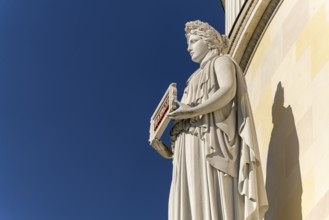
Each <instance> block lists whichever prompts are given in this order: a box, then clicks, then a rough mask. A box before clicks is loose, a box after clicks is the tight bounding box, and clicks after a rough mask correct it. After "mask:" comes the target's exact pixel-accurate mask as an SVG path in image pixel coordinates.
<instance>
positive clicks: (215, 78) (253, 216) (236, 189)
mask: <svg viewBox="0 0 329 220" xmlns="http://www.w3.org/2000/svg"><path fill="white" fill-rule="evenodd" d="M185 31H186V38H187V43H188V52H189V53H190V55H191V57H192V60H193V61H194V62H197V63H200V68H199V69H197V70H196V71H195V72H194V73H193V74H192V75H191V76H190V78H189V79H188V80H187V86H186V88H185V90H184V94H183V97H182V100H181V102H178V101H177V103H178V104H179V106H180V107H179V108H178V109H177V110H175V111H173V112H171V113H169V117H170V118H172V119H174V120H175V123H174V126H173V128H172V130H171V140H172V148H173V175H172V184H171V189H170V198H169V220H261V219H263V217H264V214H265V212H266V210H267V197H266V192H265V187H264V181H263V174H262V170H261V165H260V156H259V151H258V145H257V139H256V133H255V128H254V123H253V118H252V113H251V109H250V104H249V98H248V94H247V89H246V84H245V80H244V77H243V74H242V71H241V69H240V68H239V66H238V65H237V64H236V63H235V61H234V60H233V59H232V58H231V57H229V56H228V55H224V54H225V53H224V51H225V49H226V48H227V46H228V42H227V39H226V38H225V37H224V36H222V35H220V34H219V33H218V32H217V31H216V30H215V29H214V28H213V27H211V26H210V25H209V24H208V23H204V22H201V21H192V22H188V23H187V24H186V28H185ZM156 145H158V146H159V145H163V143H162V142H161V141H159V140H158V141H155V142H154V143H153V146H156ZM168 156H171V155H170V154H168Z"/></svg>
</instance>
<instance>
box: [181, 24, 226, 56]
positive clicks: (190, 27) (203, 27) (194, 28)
mask: <svg viewBox="0 0 329 220" xmlns="http://www.w3.org/2000/svg"><path fill="white" fill-rule="evenodd" d="M185 33H186V34H185V36H186V38H187V39H189V37H190V36H191V35H197V36H199V37H201V38H202V39H203V40H204V41H205V42H206V43H207V45H208V48H209V49H217V50H218V51H219V52H223V51H226V50H227V49H228V45H229V41H228V38H227V37H226V36H225V35H221V34H220V33H218V31H216V30H215V29H214V28H213V27H212V26H210V25H209V24H208V23H207V22H202V21H200V20H196V21H190V22H187V23H186V24H185Z"/></svg>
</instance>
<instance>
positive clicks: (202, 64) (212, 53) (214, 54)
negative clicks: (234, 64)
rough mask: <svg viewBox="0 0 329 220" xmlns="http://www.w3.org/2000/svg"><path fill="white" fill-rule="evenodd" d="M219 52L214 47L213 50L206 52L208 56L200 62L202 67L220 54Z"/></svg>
mask: <svg viewBox="0 0 329 220" xmlns="http://www.w3.org/2000/svg"><path fill="white" fill-rule="evenodd" d="M218 55H219V53H218V51H217V50H215V49H213V50H209V52H208V53H207V54H206V56H205V57H204V58H203V59H202V61H201V63H200V68H203V67H204V66H205V65H206V64H207V63H208V61H210V60H212V58H213V57H215V56H218Z"/></svg>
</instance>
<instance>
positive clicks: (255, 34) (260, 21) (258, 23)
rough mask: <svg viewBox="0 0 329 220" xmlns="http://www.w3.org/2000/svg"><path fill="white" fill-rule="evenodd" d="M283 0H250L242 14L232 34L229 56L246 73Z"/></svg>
mask: <svg viewBox="0 0 329 220" xmlns="http://www.w3.org/2000/svg"><path fill="white" fill-rule="evenodd" d="M282 2H283V0H249V1H246V3H245V5H244V6H243V8H242V11H241V12H240V15H239V17H238V18H237V20H236V22H235V24H234V26H233V28H232V30H231V32H230V41H231V44H230V47H229V52H228V53H229V54H230V55H231V56H232V57H233V58H234V59H235V60H236V61H237V62H239V64H240V67H241V68H242V70H243V71H244V70H245V69H246V68H247V67H248V65H249V63H250V60H251V58H252V55H253V54H254V51H255V50H256V47H257V45H258V43H259V42H260V40H261V37H262V35H263V34H264V32H265V30H266V28H267V26H268V25H269V23H270V21H271V19H272V18H273V16H274V14H275V12H276V11H277V9H278V8H279V7H280V5H281V3H282Z"/></svg>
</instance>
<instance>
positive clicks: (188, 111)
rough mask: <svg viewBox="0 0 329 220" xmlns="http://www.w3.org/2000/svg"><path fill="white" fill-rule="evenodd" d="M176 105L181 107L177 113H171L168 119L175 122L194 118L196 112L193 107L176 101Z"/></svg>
mask: <svg viewBox="0 0 329 220" xmlns="http://www.w3.org/2000/svg"><path fill="white" fill-rule="evenodd" d="M176 103H177V104H178V105H179V108H178V109H176V110H175V111H172V112H169V113H168V117H169V118H171V119H174V120H181V119H188V118H193V117H194V111H193V109H192V107H190V106H188V105H186V104H184V103H181V102H179V101H176Z"/></svg>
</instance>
